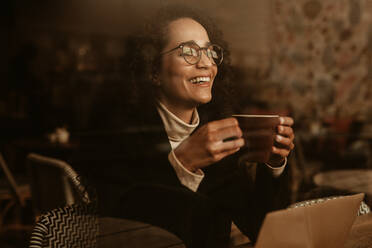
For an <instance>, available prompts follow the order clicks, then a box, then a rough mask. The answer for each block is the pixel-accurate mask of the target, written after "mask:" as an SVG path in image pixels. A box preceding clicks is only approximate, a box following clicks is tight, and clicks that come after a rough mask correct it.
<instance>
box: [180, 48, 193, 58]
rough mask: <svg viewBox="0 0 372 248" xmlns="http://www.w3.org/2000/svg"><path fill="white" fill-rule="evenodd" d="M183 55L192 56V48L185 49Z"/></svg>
mask: <svg viewBox="0 0 372 248" xmlns="http://www.w3.org/2000/svg"><path fill="white" fill-rule="evenodd" d="M182 53H183V55H188V56H192V51H191V47H183V51H182Z"/></svg>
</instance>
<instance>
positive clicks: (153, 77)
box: [151, 73, 160, 86]
mask: <svg viewBox="0 0 372 248" xmlns="http://www.w3.org/2000/svg"><path fill="white" fill-rule="evenodd" d="M151 82H152V84H153V85H155V86H160V79H159V74H158V73H152V74H151Z"/></svg>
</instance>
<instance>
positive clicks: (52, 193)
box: [27, 153, 90, 216]
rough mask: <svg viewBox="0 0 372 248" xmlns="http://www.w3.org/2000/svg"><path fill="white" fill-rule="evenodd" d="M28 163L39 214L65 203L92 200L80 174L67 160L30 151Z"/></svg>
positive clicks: (35, 207)
mask: <svg viewBox="0 0 372 248" xmlns="http://www.w3.org/2000/svg"><path fill="white" fill-rule="evenodd" d="M27 164H28V167H29V171H30V174H31V190H32V195H33V205H34V210H35V214H36V215H37V216H38V215H40V214H41V213H43V212H45V211H48V210H51V209H54V208H58V207H62V206H65V205H72V204H74V203H79V202H85V203H89V202H90V199H89V196H88V193H87V191H86V190H85V187H84V186H83V185H82V184H81V183H80V180H79V177H78V174H77V173H76V172H75V170H73V169H72V167H71V166H70V165H69V164H67V163H66V162H64V161H62V160H59V159H55V158H51V157H47V156H42V155H39V154H35V153H30V154H29V155H28V156H27Z"/></svg>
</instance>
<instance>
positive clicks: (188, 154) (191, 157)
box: [174, 118, 244, 172]
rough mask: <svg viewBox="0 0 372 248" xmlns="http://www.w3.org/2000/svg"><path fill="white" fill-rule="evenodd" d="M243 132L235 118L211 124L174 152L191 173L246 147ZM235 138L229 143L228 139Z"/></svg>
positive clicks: (206, 125)
mask: <svg viewBox="0 0 372 248" xmlns="http://www.w3.org/2000/svg"><path fill="white" fill-rule="evenodd" d="M242 134H243V133H242V131H241V129H240V127H239V124H238V121H237V120H236V119H235V118H227V119H223V120H217V121H212V122H209V123H207V124H205V125H203V126H202V127H200V128H199V129H198V130H196V131H195V133H193V134H192V135H191V136H190V137H188V138H187V139H185V140H184V141H182V142H181V144H180V145H179V146H178V147H177V148H176V149H175V150H174V153H175V155H176V157H177V159H178V160H179V161H180V162H181V163H182V165H183V166H184V167H185V168H186V169H188V170H189V171H191V172H195V171H197V170H198V169H200V168H203V167H206V166H208V165H211V164H213V163H215V162H217V161H220V160H221V159H223V158H224V157H226V156H228V155H230V154H233V153H235V152H237V151H239V149H240V148H241V147H242V146H243V145H244V139H243V138H242ZM231 137H234V138H235V139H231V140H228V141H224V140H226V139H228V138H231Z"/></svg>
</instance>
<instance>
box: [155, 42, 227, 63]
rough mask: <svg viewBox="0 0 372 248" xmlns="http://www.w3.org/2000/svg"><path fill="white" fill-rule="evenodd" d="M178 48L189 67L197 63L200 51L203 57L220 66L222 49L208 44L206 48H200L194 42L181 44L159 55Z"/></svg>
mask: <svg viewBox="0 0 372 248" xmlns="http://www.w3.org/2000/svg"><path fill="white" fill-rule="evenodd" d="M178 48H180V49H181V56H182V57H183V58H184V59H185V61H186V62H187V63H189V64H190V65H195V64H197V63H199V61H200V59H201V55H202V50H204V53H205V55H207V57H208V58H209V59H210V60H211V61H212V62H213V63H214V64H216V65H220V64H221V63H222V60H223V48H222V47H220V46H219V45H216V44H209V45H208V46H207V47H200V46H199V45H198V44H196V43H195V42H194V41H188V42H184V43H181V44H180V45H179V46H177V47H175V48H173V49H171V50H169V51H166V52H163V53H161V54H162V55H163V54H166V53H170V52H173V51H174V50H176V49H178Z"/></svg>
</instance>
